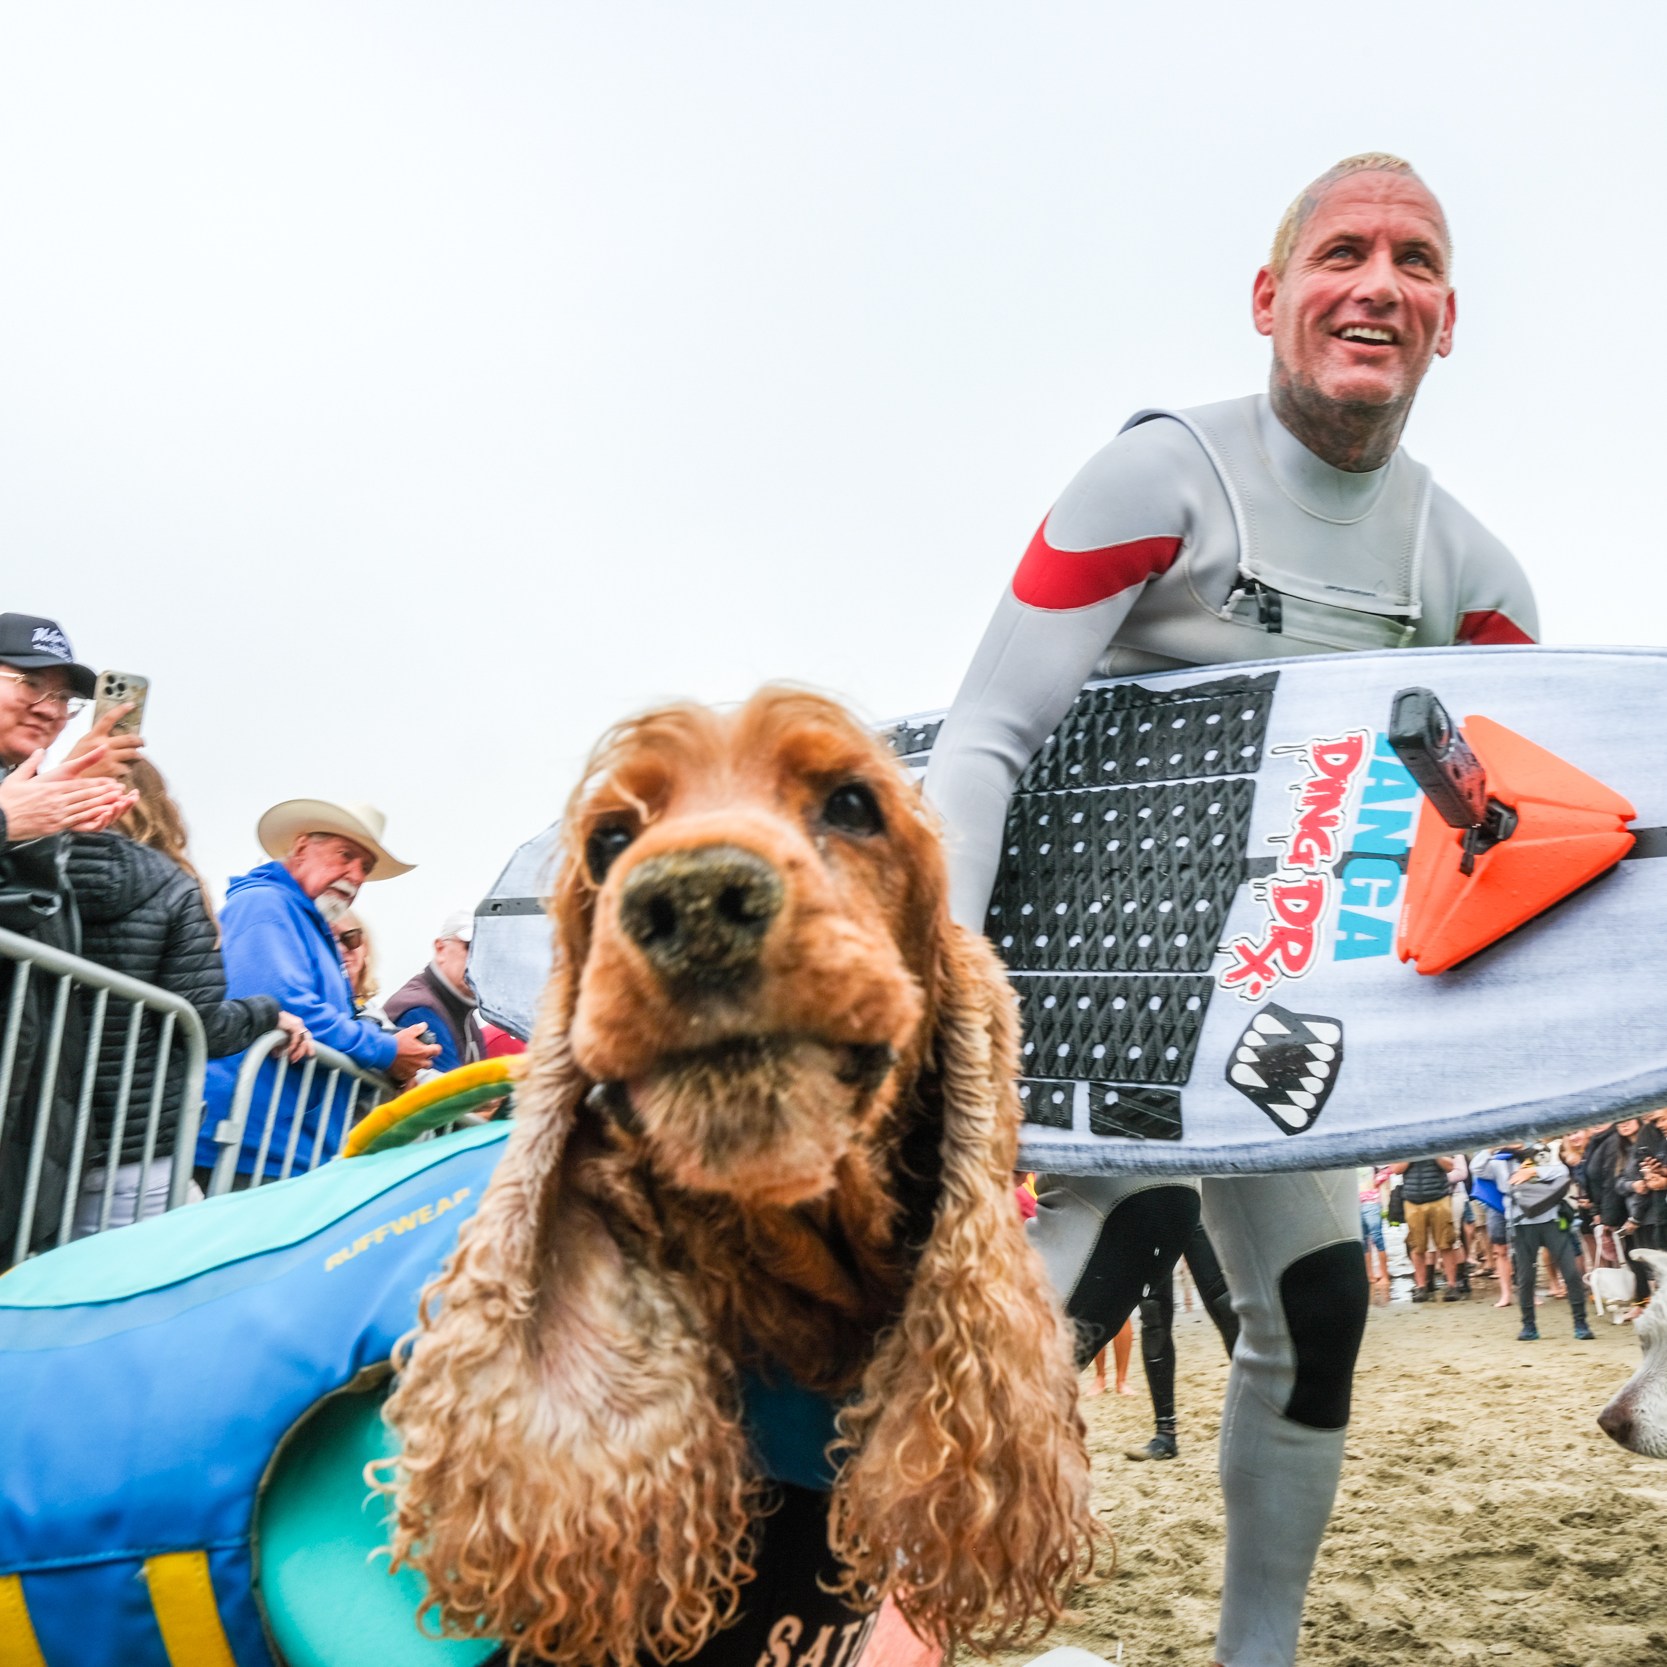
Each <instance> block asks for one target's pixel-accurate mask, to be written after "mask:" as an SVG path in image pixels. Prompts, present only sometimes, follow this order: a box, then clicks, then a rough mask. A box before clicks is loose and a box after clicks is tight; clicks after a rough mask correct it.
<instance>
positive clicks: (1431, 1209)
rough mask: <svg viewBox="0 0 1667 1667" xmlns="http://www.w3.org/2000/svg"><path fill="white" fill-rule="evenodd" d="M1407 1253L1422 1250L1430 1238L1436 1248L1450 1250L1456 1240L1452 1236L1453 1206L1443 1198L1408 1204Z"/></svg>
mask: <svg viewBox="0 0 1667 1667" xmlns="http://www.w3.org/2000/svg"><path fill="white" fill-rule="evenodd" d="M1406 1212H1407V1253H1408V1254H1409V1255H1410V1254H1411V1253H1412V1252H1413V1251H1417V1250H1422V1249H1423V1248H1424V1247H1425V1245H1427V1244H1428V1243H1429V1242H1430V1240H1431V1239H1434V1240H1435V1247H1436V1249H1437V1250H1451V1249H1452V1248H1453V1246H1454V1244H1455V1243H1456V1242H1457V1241H1456V1240H1455V1239H1454V1236H1453V1206H1452V1204H1451V1203H1449V1202H1448V1200H1447V1199H1445V1198H1438V1199H1437V1200H1436V1201H1435V1202H1434V1203H1433V1204H1408V1205H1407V1207H1406Z"/></svg>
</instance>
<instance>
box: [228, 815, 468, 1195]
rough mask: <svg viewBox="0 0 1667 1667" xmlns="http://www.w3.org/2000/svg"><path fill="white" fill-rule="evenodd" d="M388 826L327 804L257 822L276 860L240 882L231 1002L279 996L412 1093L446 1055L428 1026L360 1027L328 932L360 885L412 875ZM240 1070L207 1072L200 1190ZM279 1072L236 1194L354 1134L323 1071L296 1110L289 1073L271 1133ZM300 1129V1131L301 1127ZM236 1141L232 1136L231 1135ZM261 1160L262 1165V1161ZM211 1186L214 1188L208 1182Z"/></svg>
mask: <svg viewBox="0 0 1667 1667" xmlns="http://www.w3.org/2000/svg"><path fill="white" fill-rule="evenodd" d="M383 823H384V819H383V816H382V812H381V811H379V810H378V809H376V807H375V806H374V805H361V804H347V805H336V804H331V803H329V802H328V801H326V800H323V799H287V800H285V801H284V803H282V804H279V805H274V806H273V807H272V808H271V809H270V810H269V811H267V813H266V814H265V815H264V816H263V817H261V819H260V823H259V825H258V826H257V828H256V830H255V836H256V838H257V839H259V841H260V843H261V846H262V848H263V849H264V850H265V851H266V853H267V854H268V855H269V856H270V857H272V858H273V859H274V860H273V861H271V862H268V863H262V864H261V866H260V867H259V868H255V869H251V870H250V871H249V873H247V874H239V875H236V876H234V878H233V879H232V881H231V883H230V885H229V887H228V888H227V892H226V907H225V910H224V911H223V913H222V914H221V917H220V926H221V932H222V935H223V944H222V947H223V952H224V955H225V960H226V986H227V994H228V995H229V996H257V995H262V996H273V997H275V998H276V999H277V1001H278V1004H279V1006H280V1007H282V1008H283V1009H284V1011H285V1012H286V1013H294V1014H295V1015H296V1016H297V1017H298V1018H299V1019H300V1020H301V1022H302V1023H303V1024H304V1025H305V1026H306V1028H307V1030H308V1031H309V1032H310V1033H311V1035H312V1037H313V1039H314V1040H315V1041H317V1042H320V1043H322V1044H323V1045H324V1046H325V1047H330V1048H334V1049H335V1050H336V1051H337V1052H338V1053H344V1054H346V1055H347V1056H348V1058H350V1059H352V1060H353V1061H355V1063H357V1064H359V1065H362V1066H364V1067H366V1068H367V1069H369V1070H373V1071H381V1072H383V1073H384V1074H385V1075H387V1076H390V1077H392V1078H393V1080H394V1081H395V1082H399V1083H406V1082H409V1081H410V1080H411V1079H412V1078H413V1077H414V1076H416V1075H417V1073H418V1072H419V1071H421V1070H422V1069H423V1068H424V1067H425V1066H426V1065H428V1064H429V1062H430V1061H431V1060H432V1059H433V1058H434V1056H435V1055H436V1054H437V1053H438V1052H439V1051H440V1050H439V1049H438V1048H437V1047H436V1046H435V1045H434V1044H433V1043H431V1042H427V1041H424V1040H423V1031H424V1030H425V1029H426V1028H427V1027H426V1025H424V1024H422V1023H417V1024H410V1025H407V1026H406V1027H405V1028H404V1029H402V1030H398V1031H395V1032H394V1033H393V1034H391V1035H390V1034H389V1033H388V1032H387V1031H385V1030H383V1029H382V1027H381V1026H380V1025H377V1024H375V1023H374V1022H372V1021H370V1020H366V1019H361V1018H359V1017H358V1015H357V1014H356V1012H355V1010H354V1005H353V992H352V991H351V990H350V989H349V988H348V983H347V974H346V972H345V971H344V970H343V968H342V961H341V955H340V953H339V952H338V950H337V948H336V940H335V938H334V937H333V936H332V935H331V932H330V922H331V921H332V920H334V919H336V918H337V917H339V916H340V915H341V914H343V913H344V912H345V911H346V910H347V909H349V908H351V907H352V905H353V900H354V898H355V897H357V896H358V894H359V888H360V886H362V885H364V884H365V883H366V882H367V881H371V880H391V879H394V878H396V877H397V876H398V875H401V874H407V873H409V872H410V870H411V866H412V865H411V864H410V863H405V862H401V861H400V860H399V859H398V858H397V857H395V856H393V855H392V854H391V853H390V852H389V851H388V850H387V848H386V847H385V846H384V845H383V843H382V832H383ZM242 1063H243V1056H242V1055H241V1054H233V1055H231V1056H230V1057H229V1058H226V1059H214V1060H210V1061H209V1066H208V1080H207V1083H206V1084H205V1088H204V1101H205V1109H204V1116H203V1124H202V1134H201V1136H200V1137H199V1138H198V1141H197V1167H198V1174H199V1179H200V1180H202V1179H204V1176H205V1174H206V1173H209V1172H212V1169H213V1166H214V1164H215V1161H216V1159H217V1158H218V1157H219V1155H220V1143H219V1142H218V1141H217V1140H216V1138H215V1136H216V1132H217V1131H218V1128H219V1125H220V1122H221V1120H222V1119H223V1118H224V1117H225V1116H226V1114H227V1112H228V1110H229V1109H230V1105H231V1098H232V1090H233V1088H234V1087H235V1086H236V1083H237V1073H238V1069H239V1067H240V1066H241V1065H242ZM275 1069H276V1066H275V1065H274V1063H272V1062H271V1061H269V1062H268V1063H267V1064H265V1065H263V1066H262V1067H261V1074H260V1076H259V1078H257V1080H256V1083H255V1091H254V1095H253V1097H252V1098H251V1100H250V1102H249V1104H250V1107H251V1115H250V1117H249V1118H248V1121H247V1124H246V1126H245V1127H244V1128H243V1129H242V1131H241V1144H240V1147H239V1151H238V1155H237V1165H236V1169H237V1175H238V1183H237V1184H239V1185H242V1186H248V1185H250V1184H251V1183H255V1184H258V1181H257V1180H256V1170H257V1168H258V1169H259V1172H260V1179H266V1180H275V1179H277V1178H279V1177H280V1176H282V1175H284V1174H286V1173H296V1172H299V1171H301V1170H304V1169H310V1168H312V1167H313V1166H315V1165H316V1164H319V1163H322V1162H324V1160H325V1159H326V1158H330V1157H333V1156H334V1155H335V1153H336V1151H337V1149H338V1148H339V1147H340V1145H341V1143H342V1140H343V1138H344V1137H345V1135H346V1133H347V1100H348V1096H347V1095H346V1093H344V1092H338V1093H337V1094H336V1095H335V1096H334V1102H333V1103H332V1104H329V1105H326V1104H325V1097H324V1084H325V1073H323V1072H317V1073H316V1074H315V1076H314V1087H313V1089H312V1091H311V1092H310V1094H309V1096H308V1099H307V1103H306V1105H305V1106H304V1107H300V1108H299V1110H298V1107H297V1101H298V1099H299V1092H300V1086H301V1075H302V1073H300V1072H297V1071H291V1072H289V1073H288V1074H287V1075H286V1076H285V1078H284V1081H283V1084H282V1088H281V1091H280V1093H279V1096H278V1103H277V1109H276V1115H275V1116H274V1118H273V1119H272V1123H271V1128H270V1131H268V1129H267V1113H266V1108H267V1107H268V1106H269V1105H271V1104H272V1078H273V1072H274V1071H275ZM297 1122H299V1127H297ZM228 1132H235V1131H228ZM263 1152H264V1156H263V1155H262V1154H263ZM204 1184H205V1185H206V1184H207V1183H206V1180H204Z"/></svg>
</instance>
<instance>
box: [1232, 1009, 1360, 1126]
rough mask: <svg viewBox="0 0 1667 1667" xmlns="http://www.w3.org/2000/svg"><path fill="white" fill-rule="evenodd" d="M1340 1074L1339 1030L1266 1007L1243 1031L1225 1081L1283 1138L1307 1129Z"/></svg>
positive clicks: (1309, 1016)
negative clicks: (1270, 1119)
mask: <svg viewBox="0 0 1667 1667" xmlns="http://www.w3.org/2000/svg"><path fill="white" fill-rule="evenodd" d="M1342 1069H1343V1026H1342V1024H1341V1023H1340V1022H1339V1021H1338V1020H1336V1019H1328V1018H1325V1017H1324V1016H1323V1015H1321V1014H1319V1013H1293V1012H1291V1011H1290V1009H1289V1008H1286V1007H1281V1006H1280V1005H1279V1004H1278V1002H1274V1001H1270V1002H1269V1003H1268V1004H1267V1006H1266V1007H1264V1008H1263V1009H1262V1010H1261V1012H1260V1013H1258V1014H1257V1015H1256V1017H1255V1018H1253V1019H1252V1020H1251V1021H1250V1023H1249V1024H1248V1025H1246V1026H1245V1028H1244V1034H1243V1035H1242V1036H1240V1038H1239V1042H1238V1046H1237V1047H1236V1048H1234V1050H1233V1057H1232V1058H1231V1059H1230V1060H1228V1062H1227V1080H1228V1081H1229V1082H1230V1083H1232V1085H1233V1086H1234V1087H1235V1088H1236V1089H1238V1091H1239V1092H1240V1093H1241V1094H1243V1095H1244V1096H1245V1098H1246V1099H1248V1100H1250V1101H1252V1102H1253V1103H1254V1104H1256V1105H1257V1106H1259V1107H1261V1109H1262V1110H1263V1111H1265V1112H1266V1113H1267V1114H1268V1116H1269V1117H1271V1118H1272V1119H1273V1121H1274V1122H1275V1123H1277V1124H1278V1125H1279V1127H1280V1128H1281V1129H1283V1130H1284V1131H1285V1133H1286V1134H1301V1133H1302V1132H1303V1131H1304V1130H1305V1129H1311V1128H1313V1126H1314V1123H1315V1121H1316V1120H1317V1119H1318V1117H1319V1115H1320V1113H1321V1112H1322V1111H1324V1110H1325V1103H1326V1101H1327V1100H1329V1099H1330V1098H1331V1091H1332V1089H1334V1088H1335V1087H1336V1086H1337V1076H1338V1073H1339V1072H1340V1071H1341V1070H1342Z"/></svg>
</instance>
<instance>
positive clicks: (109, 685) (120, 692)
mask: <svg viewBox="0 0 1667 1667" xmlns="http://www.w3.org/2000/svg"><path fill="white" fill-rule="evenodd" d="M149 693H150V679H149V678H148V677H141V676H140V675H139V674H138V673H137V672H134V671H101V672H100V673H99V674H98V684H97V693H96V697H95V699H94V701H93V722H94V723H95V724H96V723H97V722H98V720H99V719H100V718H102V717H103V716H104V714H105V713H106V712H108V711H109V710H110V708H111V707H112V706H126V705H128V704H129V703H131V704H132V707H133V710H132V711H131V712H124V713H123V714H122V715H121V717H120V718H118V719H117V720H116V727H115V728H114V729H113V730H112V731H111V733H112V734H113V735H137V734H138V733H139V725H140V723H141V722H142V720H143V719H144V716H145V696H146V695H147V694H149Z"/></svg>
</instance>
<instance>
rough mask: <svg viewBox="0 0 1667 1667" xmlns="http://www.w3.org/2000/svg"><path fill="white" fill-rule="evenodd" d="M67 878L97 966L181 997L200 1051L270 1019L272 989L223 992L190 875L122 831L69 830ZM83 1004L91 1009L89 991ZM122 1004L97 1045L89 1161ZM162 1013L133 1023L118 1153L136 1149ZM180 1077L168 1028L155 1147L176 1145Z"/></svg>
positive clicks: (273, 1015) (230, 1044) (109, 1112)
mask: <svg viewBox="0 0 1667 1667" xmlns="http://www.w3.org/2000/svg"><path fill="white" fill-rule="evenodd" d="M69 881H70V886H71V889H72V890H73V891H74V893H75V904H76V908H77V910H78V911H79V913H80V916H81V953H82V954H83V955H84V956H85V957H86V958H87V959H88V960H89V961H97V962H98V963H99V965H100V966H105V967H110V968H112V969H114V970H115V971H117V972H124V973H126V974H127V975H128V977H130V978H140V979H143V980H144V981H145V983H147V984H155V985H157V986H158V987H160V988H161V989H164V990H171V991H172V992H173V993H174V994H175V995H180V996H184V997H185V999H186V1000H187V1001H188V1002H190V1003H191V1005H192V1006H193V1007H195V1008H196V1010H197V1014H198V1017H200V1018H201V1019H202V1021H203V1029H204V1030H205V1031H206V1032H207V1034H208V1056H209V1058H210V1059H218V1058H220V1057H221V1056H222V1055H223V1054H229V1053H240V1052H242V1050H243V1049H244V1048H246V1047H248V1046H249V1044H250V1043H251V1042H253V1041H254V1040H255V1038H256V1037H257V1036H260V1035H262V1034H263V1033H264V1032H266V1031H268V1030H271V1029H272V1028H273V1026H274V1025H276V1024H277V1022H278V1003H277V1002H276V1001H275V1000H274V999H273V998H272V997H271V996H245V997H242V998H240V999H238V1000H235V1001H228V1000H227V999H226V968H225V963H224V962H223V961H222V960H221V958H220V942H219V933H218V932H217V931H216V930H215V926H214V922H213V921H212V920H211V919H210V918H209V914H208V909H207V908H206V906H205V905H204V903H203V895H202V892H201V891H200V890H199V889H198V887H197V882H196V881H195V880H194V879H193V878H192V877H191V876H190V875H189V874H187V873H186V872H185V870H184V869H182V868H181V867H180V866H179V865H178V864H177V863H175V862H172V861H171V860H170V859H169V858H167V857H165V856H163V855H162V853H161V852H160V851H153V850H151V849H150V847H149V846H147V845H136V844H135V843H134V842H133V841H132V840H131V839H125V838H123V837H122V836H121V835H120V834H113V833H101V834H77V835H75V837H74V838H73V840H72V841H71V842H70V854H69ZM87 1012H88V1013H89V1014H90V1013H91V998H90V997H89V998H88V1004H87ZM128 1012H129V1009H128V1008H127V1006H126V1004H125V1003H123V1002H121V1001H120V1000H119V999H112V1001H111V1003H110V1006H109V1009H108V1012H107V1015H106V1019H105V1025H104V1035H103V1037H102V1039H101V1042H100V1045H99V1060H98V1076H97V1079H96V1081H95V1084H94V1088H93V1113H92V1144H91V1147H90V1150H91V1152H92V1160H91V1161H94V1162H102V1161H103V1159H104V1156H105V1154H106V1152H107V1151H108V1149H109V1145H110V1137H111V1134H112V1132H113V1130H114V1127H115V1120H116V1100H117V1095H118V1092H119V1090H120V1087H121V1074H122V1057H123V1054H124V1052H125V1050H126V1046H127V1025H128V1020H127V1014H128ZM160 1027H161V1019H160V1017H159V1016H158V1015H155V1014H151V1013H146V1014H145V1016H144V1019H143V1021H142V1024H141V1029H140V1036H139V1046H138V1054H137V1058H136V1060H135V1064H134V1071H133V1087H132V1090H131V1092H130V1093H129V1095H128V1102H127V1107H128V1109H127V1118H126V1121H125V1122H124V1124H123V1128H122V1138H121V1155H120V1159H119V1161H120V1162H123V1163H132V1162H135V1161H137V1160H138V1159H139V1158H141V1157H143V1156H144V1140H145V1119H146V1116H147V1114H148V1113H149V1110H150V1101H151V1090H152V1088H153V1086H154V1085H155V1082H156V1053H157V1047H158V1043H159V1040H160ZM184 1080H185V1049H184V1048H183V1046H181V1044H180V1041H179V1039H178V1038H177V1037H176V1039H175V1042H174V1044H173V1046H172V1047H171V1048H170V1049H169V1053H168V1078H167V1084H166V1086H165V1088H164V1090H163V1095H162V1123H161V1127H160V1129H159V1130H158V1139H157V1144H156V1148H155V1151H154V1153H153V1156H156V1157H167V1156H169V1155H170V1154H171V1153H172V1152H173V1150H174V1129H175V1116H176V1112H177V1110H178V1107H179V1102H180V1095H181V1092H182V1089H183V1085H184Z"/></svg>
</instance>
